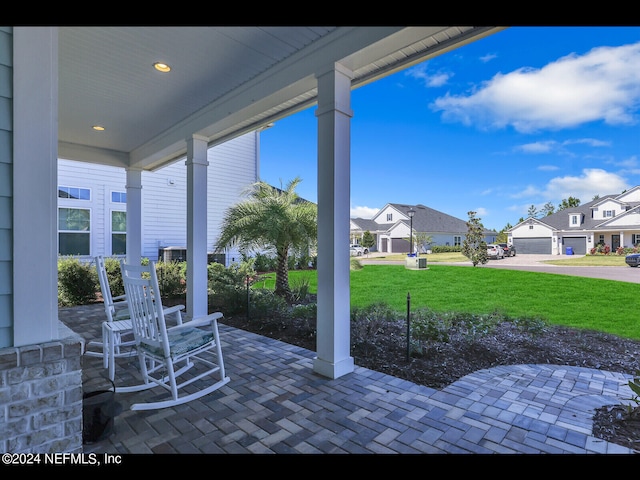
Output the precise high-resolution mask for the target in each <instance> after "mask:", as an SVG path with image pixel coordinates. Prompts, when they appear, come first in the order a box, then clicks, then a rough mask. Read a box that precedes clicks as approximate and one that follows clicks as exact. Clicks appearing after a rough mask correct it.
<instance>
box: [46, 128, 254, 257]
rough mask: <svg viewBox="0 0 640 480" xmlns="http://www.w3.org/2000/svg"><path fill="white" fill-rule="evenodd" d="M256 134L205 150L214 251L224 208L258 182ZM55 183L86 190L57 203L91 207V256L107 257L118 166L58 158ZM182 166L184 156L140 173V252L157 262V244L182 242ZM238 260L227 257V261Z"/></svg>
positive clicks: (120, 186) (122, 180)
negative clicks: (83, 196) (87, 197)
mask: <svg viewBox="0 0 640 480" xmlns="http://www.w3.org/2000/svg"><path fill="white" fill-rule="evenodd" d="M257 135H258V133H249V134H246V135H244V136H242V137H238V138H236V139H233V140H230V141H229V142H226V143H224V144H222V145H218V146H216V147H212V148H210V149H209V151H208V161H209V166H208V167H207V177H208V185H207V198H208V209H207V218H208V220H207V248H208V250H209V251H213V250H214V248H215V242H216V239H217V237H218V236H219V234H220V225H221V223H222V219H223V216H224V213H225V211H226V210H227V209H228V208H229V207H230V206H232V205H233V204H235V203H237V202H238V201H239V200H240V199H241V194H242V191H243V190H244V189H246V188H247V187H248V186H249V185H251V184H252V183H254V182H255V181H256V180H257V176H258V175H257V164H258V162H257V156H256V143H257ZM58 185H62V186H68V187H80V188H88V189H89V190H90V191H91V200H90V201H86V200H76V199H65V198H59V199H58V206H59V207H67V206H68V207H76V208H89V209H90V210H91V254H90V256H87V257H81V258H83V259H84V260H87V261H90V260H91V259H92V257H94V256H95V255H105V256H111V251H112V250H111V211H112V210H125V209H126V208H125V205H124V204H117V203H115V204H114V203H111V192H113V191H117V192H124V191H125V185H126V172H125V170H124V169H123V168H118V167H110V166H105V165H96V164H90V163H83V162H76V161H72V160H65V159H60V160H59V161H58ZM186 198H187V169H186V166H185V162H184V160H180V161H178V162H176V163H174V164H172V165H169V166H167V167H164V168H162V169H159V170H157V171H155V172H142V205H143V207H142V224H143V238H142V256H143V257H148V258H149V259H151V260H157V257H158V249H159V247H170V246H179V247H185V248H186V244H187V206H186ZM238 259H239V254H238V252H236V251H230V252H228V255H227V265H228V264H229V263H230V262H231V261H235V260H238Z"/></svg>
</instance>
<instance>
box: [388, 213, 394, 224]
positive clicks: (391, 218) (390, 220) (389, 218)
mask: <svg viewBox="0 0 640 480" xmlns="http://www.w3.org/2000/svg"><path fill="white" fill-rule="evenodd" d="M387 222H393V213H387Z"/></svg>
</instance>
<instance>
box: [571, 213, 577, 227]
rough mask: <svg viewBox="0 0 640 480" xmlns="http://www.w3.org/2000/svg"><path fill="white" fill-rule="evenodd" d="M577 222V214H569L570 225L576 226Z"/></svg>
mask: <svg viewBox="0 0 640 480" xmlns="http://www.w3.org/2000/svg"><path fill="white" fill-rule="evenodd" d="M578 223H579V222H578V215H571V226H576V225H578Z"/></svg>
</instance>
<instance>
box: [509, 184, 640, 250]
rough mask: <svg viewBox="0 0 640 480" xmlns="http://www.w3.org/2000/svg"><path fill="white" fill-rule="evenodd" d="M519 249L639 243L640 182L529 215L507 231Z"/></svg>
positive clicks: (576, 247)
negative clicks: (539, 215) (553, 210)
mask: <svg viewBox="0 0 640 480" xmlns="http://www.w3.org/2000/svg"><path fill="white" fill-rule="evenodd" d="M507 233H508V235H509V239H508V242H509V243H513V245H514V246H515V248H516V251H517V252H518V253H537V254H553V255H566V253H567V248H569V250H570V252H571V253H573V254H577V255H585V254H588V253H589V252H590V251H591V249H592V248H594V247H596V246H597V245H598V244H600V245H608V246H609V247H610V248H611V251H612V252H615V250H616V249H617V248H618V247H633V246H636V245H638V244H640V186H636V187H633V188H632V189H630V190H627V191H625V192H623V193H620V194H613V195H605V196H603V197H600V198H598V199H596V200H592V201H591V202H588V203H585V204H583V205H580V206H578V207H571V208H566V209H564V210H560V211H559V212H556V213H554V214H552V215H548V216H546V217H542V218H528V219H526V220H524V221H522V222H520V223H519V224H518V225H516V226H515V227H513V228H512V229H511V230H509V231H508V232H507Z"/></svg>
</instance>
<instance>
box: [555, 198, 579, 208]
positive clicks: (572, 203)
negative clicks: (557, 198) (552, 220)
mask: <svg viewBox="0 0 640 480" xmlns="http://www.w3.org/2000/svg"><path fill="white" fill-rule="evenodd" d="M579 206H580V199H579V198H576V197H569V198H563V199H562V202H560V205H558V211H560V210H565V209H567V208H573V207H579Z"/></svg>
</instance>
